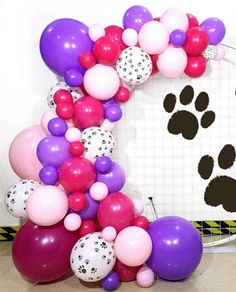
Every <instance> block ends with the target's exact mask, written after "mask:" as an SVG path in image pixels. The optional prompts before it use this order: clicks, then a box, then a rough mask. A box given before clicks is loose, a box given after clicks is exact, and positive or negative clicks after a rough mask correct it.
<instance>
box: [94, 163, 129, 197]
mask: <svg viewBox="0 0 236 292" xmlns="http://www.w3.org/2000/svg"><path fill="white" fill-rule="evenodd" d="M125 180H126V179H125V172H124V170H123V168H122V167H121V166H120V165H119V164H118V163H116V162H113V163H112V168H111V171H110V172H108V173H106V174H102V173H99V172H98V174H97V181H99V182H103V183H104V184H106V185H107V187H108V190H109V193H115V192H119V191H120V190H121V189H122V188H123V186H124V184H125Z"/></svg>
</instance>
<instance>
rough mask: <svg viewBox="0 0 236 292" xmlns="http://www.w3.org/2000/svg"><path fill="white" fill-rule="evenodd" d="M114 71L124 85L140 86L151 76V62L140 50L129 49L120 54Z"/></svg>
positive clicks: (136, 48) (135, 48)
mask: <svg viewBox="0 0 236 292" xmlns="http://www.w3.org/2000/svg"><path fill="white" fill-rule="evenodd" d="M116 71H117V72H118V74H119V76H120V78H121V79H122V80H123V81H124V82H125V83H128V84H131V85H137V84H141V83H143V82H144V81H146V80H147V79H148V77H149V76H150V75H151V72H152V60H151V58H150V56H149V55H148V54H147V53H145V52H144V51H143V50H142V49H140V48H138V47H129V48H126V49H125V50H123V51H122V53H121V54H120V57H119V60H118V61H117V63H116Z"/></svg>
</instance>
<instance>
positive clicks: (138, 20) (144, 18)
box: [123, 5, 153, 32]
mask: <svg viewBox="0 0 236 292" xmlns="http://www.w3.org/2000/svg"><path fill="white" fill-rule="evenodd" d="M152 19H153V16H152V14H151V12H150V11H149V10H148V9H147V8H145V7H144V6H141V5H135V6H132V7H130V8H129V9H128V10H127V11H126V12H125V14H124V16H123V26H124V28H133V29H135V30H136V31H137V32H138V31H139V30H140V28H141V27H142V26H143V25H144V24H145V23H146V22H148V21H150V20H152Z"/></svg>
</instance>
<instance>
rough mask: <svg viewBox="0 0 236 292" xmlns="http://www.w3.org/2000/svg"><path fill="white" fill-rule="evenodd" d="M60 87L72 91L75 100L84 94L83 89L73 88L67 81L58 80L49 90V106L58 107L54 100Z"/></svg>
mask: <svg viewBox="0 0 236 292" xmlns="http://www.w3.org/2000/svg"><path fill="white" fill-rule="evenodd" d="M60 89H65V90H68V91H69V92H70V93H71V95H72V97H73V100H74V101H76V100H77V99H79V98H80V97H82V96H84V94H83V92H82V90H81V89H75V88H71V87H69V86H68V85H67V84H66V83H65V82H58V83H56V84H55V85H53V86H52V87H51V88H50V90H49V92H48V97H47V102H48V106H49V107H50V108H54V107H56V105H55V103H54V100H53V96H54V94H55V93H56V92H57V91H58V90H60Z"/></svg>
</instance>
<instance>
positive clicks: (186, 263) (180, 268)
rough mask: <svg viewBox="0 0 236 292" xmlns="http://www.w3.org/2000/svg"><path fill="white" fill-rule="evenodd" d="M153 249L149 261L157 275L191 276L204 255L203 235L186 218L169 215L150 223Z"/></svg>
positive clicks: (167, 276)
mask: <svg viewBox="0 0 236 292" xmlns="http://www.w3.org/2000/svg"><path fill="white" fill-rule="evenodd" d="M148 234H149V235H150V237H151V239H152V253H151V255H150V257H149V259H148V260H147V262H146V264H147V265H148V266H149V268H151V269H152V270H153V272H154V273H156V274H157V276H158V277H160V278H163V279H165V280H170V281H178V280H183V279H185V278H187V277H189V276H190V275H191V274H192V273H193V272H194V270H195V269H196V268H197V266H198V265H199V263H200V261H201V258H202V239H201V236H200V234H199V232H198V231H197V229H196V228H195V227H194V226H193V225H192V224H191V223H190V222H189V221H187V220H185V219H183V218H181V217H177V216H166V217H163V218H161V219H157V220H156V221H154V222H153V223H151V224H150V227H149V229H148Z"/></svg>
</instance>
